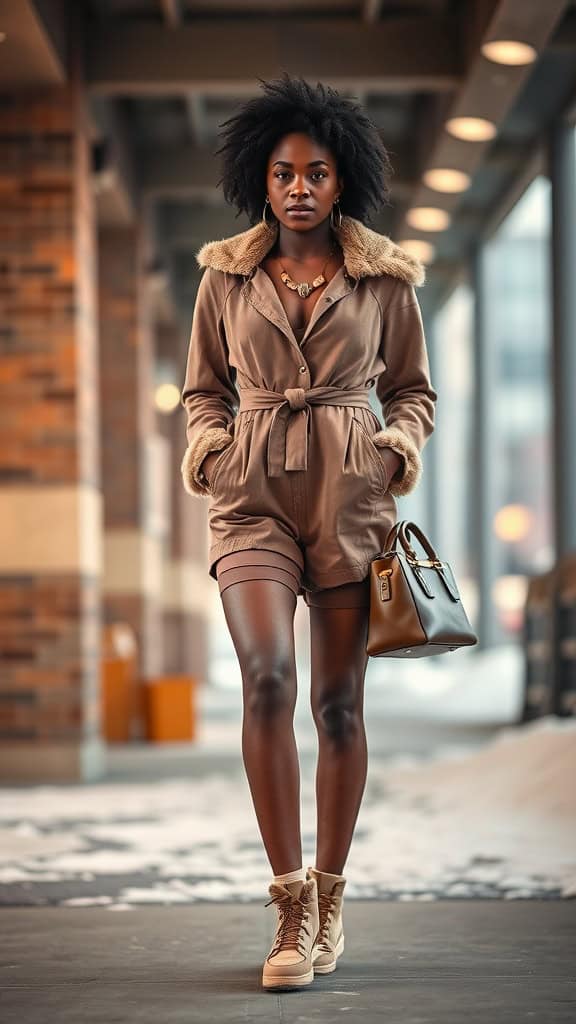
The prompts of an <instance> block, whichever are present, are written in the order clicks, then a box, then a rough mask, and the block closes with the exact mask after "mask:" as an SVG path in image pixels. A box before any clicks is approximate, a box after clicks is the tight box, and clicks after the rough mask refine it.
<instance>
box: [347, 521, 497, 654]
mask: <svg viewBox="0 0 576 1024" xmlns="http://www.w3.org/2000/svg"><path fill="white" fill-rule="evenodd" d="M410 534H414V535H415V536H416V537H417V538H418V539H419V541H420V543H421V544H422V547H423V548H424V550H425V551H426V554H427V555H428V558H425V559H423V558H418V555H417V553H416V551H415V550H414V548H413V547H412V545H411V544H410V542H409V539H408V538H409V535H410ZM398 541H399V542H400V544H399V546H398V547H396V545H397V543H398ZM477 643H478V637H477V636H476V634H475V633H474V631H473V629H472V627H471V625H470V622H469V621H468V617H467V615H466V612H465V611H464V607H463V605H462V600H461V598H460V594H459V592H458V587H457V585H456V580H455V579H454V573H453V572H452V569H451V568H450V566H449V565H448V562H442V561H441V560H440V559H439V558H438V555H437V554H436V552H435V550H434V548H433V547H432V544H431V543H430V541H429V540H428V538H427V537H426V536H425V534H424V533H423V532H422V530H421V529H420V528H419V527H418V526H417V525H416V523H412V522H409V521H408V520H407V519H403V520H401V521H400V522H397V523H395V524H394V526H393V527H392V528H391V530H390V532H389V534H388V536H387V538H386V543H385V545H384V551H383V552H381V553H380V554H379V555H376V557H375V558H373V559H372V562H371V563H370V620H369V624H368V640H367V644H366V653H367V654H369V655H370V656H371V657H373V658H424V657H427V656H429V655H432V654H444V653H447V652H448V651H455V650H456V649H457V648H458V647H471V646H473V645H474V644H477Z"/></svg>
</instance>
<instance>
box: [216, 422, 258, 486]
mask: <svg viewBox="0 0 576 1024" xmlns="http://www.w3.org/2000/svg"><path fill="white" fill-rule="evenodd" d="M253 416H254V413H253V412H252V410H248V409H247V410H246V411H245V412H241V413H238V414H237V416H236V419H235V420H234V421H233V422H234V433H233V435H232V440H231V442H230V444H227V445H226V447H225V448H223V449H222V451H221V452H220V455H219V456H218V458H217V459H216V461H215V462H214V465H213V466H212V476H211V478H210V484H209V491H210V494H215V492H216V488H217V487H218V482H219V480H220V470H221V469H222V467H223V466H227V465H228V460H229V459H230V457H231V455H232V454H233V452H234V451H235V450H236V449H237V447H238V442H239V440H240V438H241V436H242V434H243V433H244V430H245V428H246V427H247V426H248V424H249V423H250V422H251V420H252V418H253Z"/></svg>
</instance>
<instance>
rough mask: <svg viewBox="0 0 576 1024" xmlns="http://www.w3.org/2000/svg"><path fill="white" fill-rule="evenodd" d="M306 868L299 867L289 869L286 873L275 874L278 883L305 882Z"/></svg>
mask: <svg viewBox="0 0 576 1024" xmlns="http://www.w3.org/2000/svg"><path fill="white" fill-rule="evenodd" d="M305 881H306V868H298V869H297V870H296V871H288V872H287V873H286V874H285V875H274V882H275V883H276V885H284V884H285V883H286V882H305Z"/></svg>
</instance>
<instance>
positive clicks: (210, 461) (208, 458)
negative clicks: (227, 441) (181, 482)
mask: <svg viewBox="0 0 576 1024" xmlns="http://www.w3.org/2000/svg"><path fill="white" fill-rule="evenodd" d="M221 454H222V449H220V450H219V451H213V452H208V454H207V455H205V456H204V458H203V459H202V462H201V463H200V472H201V473H203V474H204V477H205V479H206V481H207V483H208V487H210V486H211V484H212V466H213V465H214V463H215V462H216V461H217V459H218V458H219V457H220V455H221Z"/></svg>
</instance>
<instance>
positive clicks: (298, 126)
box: [215, 72, 393, 224]
mask: <svg viewBox="0 0 576 1024" xmlns="http://www.w3.org/2000/svg"><path fill="white" fill-rule="evenodd" d="M258 81H259V82H260V83H261V86H262V89H263V92H264V95H262V96H258V97H256V98H254V99H250V100H248V101H247V102H246V103H244V104H243V105H242V107H241V108H240V110H239V112H238V113H237V114H234V115H233V116H232V117H230V118H228V119H227V120H226V121H223V122H222V123H221V124H220V125H219V127H220V128H222V129H224V130H223V131H222V133H221V135H222V137H223V140H224V142H223V145H222V146H220V148H219V149H217V150H216V153H215V155H222V165H223V174H222V177H221V179H220V181H219V182H218V185H222V191H223V193H224V198H225V200H226V202H228V203H230V205H232V206H235V207H236V209H237V211H238V213H237V216H239V215H240V214H241V213H246V214H247V216H248V219H249V221H250V223H251V224H256V223H257V221H259V220H260V219H261V217H262V208H263V206H264V201H265V198H266V172H267V166H268V159H269V156H270V153H271V152H272V150H273V149H274V146H275V145H276V143H277V142H278V141H279V140H280V139H281V138H282V137H283V136H284V135H287V134H289V133H290V132H304V133H305V134H307V135H309V136H310V137H311V138H313V139H314V141H315V142H317V143H319V144H320V145H323V146H325V147H326V148H327V149H328V150H329V151H330V152H331V153H332V156H333V157H334V160H335V162H336V167H337V170H338V175H339V176H340V177H341V178H342V179H343V183H344V189H343V192H342V198H341V200H340V209H341V211H342V213H343V214H347V215H349V216H350V217H355V218H357V219H358V220H360V221H362V222H363V223H369V221H370V217H371V216H372V215H373V214H374V213H377V212H378V211H379V210H380V209H381V208H382V207H383V206H385V205H390V204H389V195H390V191H389V188H388V181H387V179H388V177H389V176H390V175H391V174H392V173H393V172H392V166H391V163H390V159H389V156H388V152H387V150H386V149H385V147H384V143H383V142H382V139H381V138H380V134H379V130H378V128H377V127H376V125H375V124H373V122H372V121H371V120H370V119H369V118H368V117H367V116H366V114H365V113H364V112H363V110H362V108H361V107H360V106H359V104H358V103H356V102H355V101H354V100H351V99H348V98H346V97H344V96H341V95H340V94H339V93H338V92H337V91H336V90H335V89H332V88H331V87H330V86H327V85H323V84H322V83H321V82H318V83H317V84H316V86H315V87H314V86H312V85H311V84H310V83H309V82H306V81H305V80H304V79H303V78H294V77H292V76H290V75H289V74H288V72H284V73H283V74H282V76H281V77H280V78H279V79H276V80H274V81H265V80H264V79H262V78H259V79H258Z"/></svg>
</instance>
